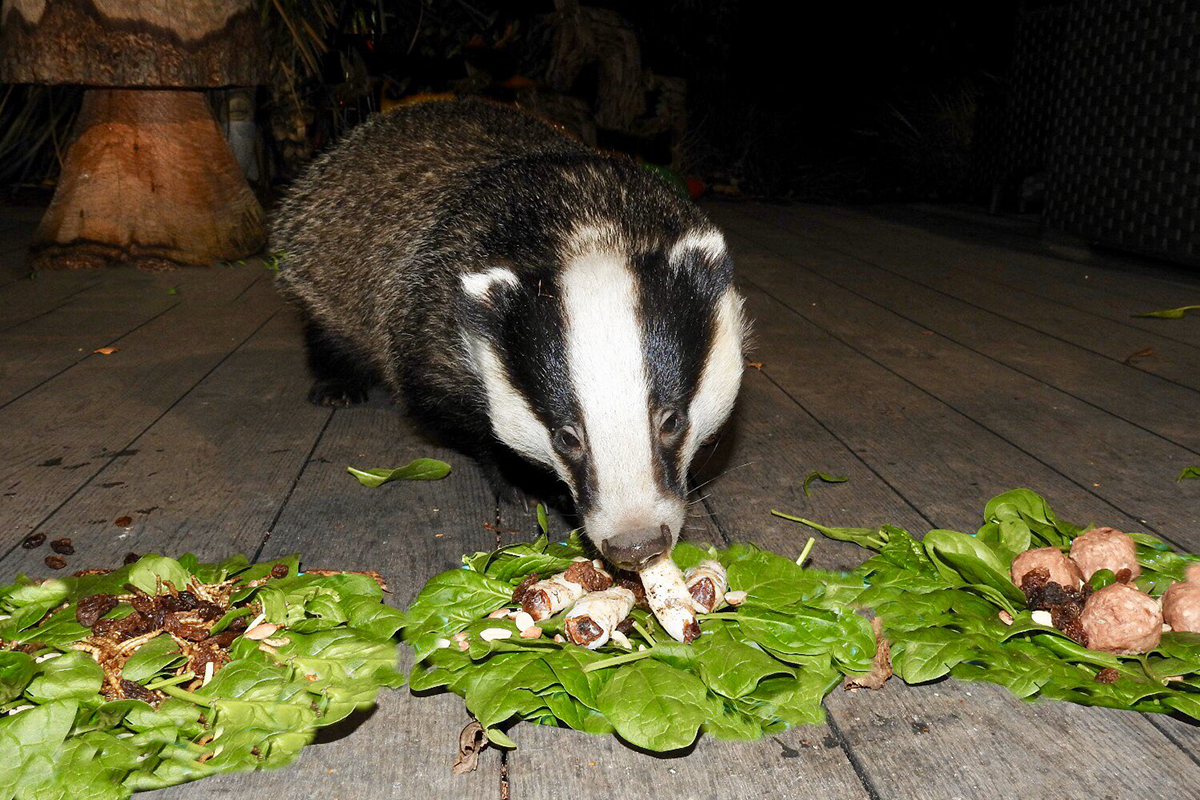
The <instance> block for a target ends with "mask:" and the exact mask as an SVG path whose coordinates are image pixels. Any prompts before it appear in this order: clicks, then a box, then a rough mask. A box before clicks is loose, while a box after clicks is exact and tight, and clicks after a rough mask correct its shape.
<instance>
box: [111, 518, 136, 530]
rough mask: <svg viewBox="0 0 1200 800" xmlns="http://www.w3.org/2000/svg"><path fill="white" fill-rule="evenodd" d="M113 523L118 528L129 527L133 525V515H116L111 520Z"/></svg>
mask: <svg viewBox="0 0 1200 800" xmlns="http://www.w3.org/2000/svg"><path fill="white" fill-rule="evenodd" d="M113 525H116V526H117V527H118V528H131V527H133V517H117V518H116V519H114V520H113Z"/></svg>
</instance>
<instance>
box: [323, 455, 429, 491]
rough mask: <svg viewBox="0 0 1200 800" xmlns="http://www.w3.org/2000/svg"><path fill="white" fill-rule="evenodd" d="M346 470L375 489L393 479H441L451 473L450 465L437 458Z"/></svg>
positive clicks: (365, 484)
mask: <svg viewBox="0 0 1200 800" xmlns="http://www.w3.org/2000/svg"><path fill="white" fill-rule="evenodd" d="M346 471H347V472H349V473H350V474H351V475H353V476H354V477H356V478H358V482H359V483H361V484H362V485H363V486H367V487H369V488H371V489H374V488H376V487H377V486H382V485H383V484H385V483H389V482H391V481H440V480H441V479H442V478H444V477H446V476H447V475H449V474H450V465H449V464H447V463H446V462H445V461H438V460H437V459H436V458H418V459H417V460H416V461H412V462H409V463H408V464H405V465H404V466H403V467H396V468H395V469H381V468H376V469H357V468H355V467H346Z"/></svg>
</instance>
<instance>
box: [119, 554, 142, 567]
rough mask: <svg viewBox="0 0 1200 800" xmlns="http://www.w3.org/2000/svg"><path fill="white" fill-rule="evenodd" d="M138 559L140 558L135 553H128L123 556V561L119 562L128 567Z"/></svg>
mask: <svg viewBox="0 0 1200 800" xmlns="http://www.w3.org/2000/svg"><path fill="white" fill-rule="evenodd" d="M139 558H141V556H139V555H138V554H137V553H134V552H132V551H130V552H128V553H126V554H125V558H124V560H123V561H121V563H122V564H124V565H125V566H129V565H130V564H133V563H135V562H136V561H137V560H138V559H139Z"/></svg>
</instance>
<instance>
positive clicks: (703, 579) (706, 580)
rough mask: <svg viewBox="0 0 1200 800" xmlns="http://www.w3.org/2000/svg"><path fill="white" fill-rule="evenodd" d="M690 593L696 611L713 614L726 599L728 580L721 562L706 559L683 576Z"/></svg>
mask: <svg viewBox="0 0 1200 800" xmlns="http://www.w3.org/2000/svg"><path fill="white" fill-rule="evenodd" d="M683 580H684V583H685V584H686V585H687V588H688V593H689V594H691V596H692V600H693V601H694V602H695V604H696V611H698V612H700V613H702V614H711V613H712V612H713V610H714V609H715V608H716V607H717V606H719V605H720V604H721V601H722V600H724V599H725V589H726V588H727V587H728V585H729V583H728V579H727V578H726V576H725V567H724V566H722V564H721V562H720V561H716V560H714V559H711V558H706V559H704V560H703V561H701V562H699V563H698V564H696V566H694V567H692V568H691V569H689V570H688V571H687V572H686V573H684V576H683Z"/></svg>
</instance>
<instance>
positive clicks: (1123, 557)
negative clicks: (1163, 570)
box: [1071, 528, 1142, 581]
mask: <svg viewBox="0 0 1200 800" xmlns="http://www.w3.org/2000/svg"><path fill="white" fill-rule="evenodd" d="M1071 560H1072V561H1074V562H1075V563H1076V564H1077V565H1078V566H1079V571H1080V572H1082V573H1083V579H1084V580H1085V581H1086V580H1091V578H1092V575H1093V574H1094V573H1095V572H1096V571H1097V570H1101V569H1111V570H1112V571H1113V573H1117V572H1120V571H1121V570H1123V569H1127V570H1129V580H1133V579H1134V578H1136V577H1137V576H1138V575H1141V574H1142V568H1141V566H1140V565H1139V564H1138V562H1137V546H1136V545H1134V543H1133V539H1130V538H1129V537H1128V536H1126V535H1125V534H1123V533H1121V532H1120V531H1119V530H1117V529H1116V528H1092V529H1091V530H1090V531H1088V532H1087V533H1084V534H1080V535H1079V536H1076V537H1075V541H1073V542H1071Z"/></svg>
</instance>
